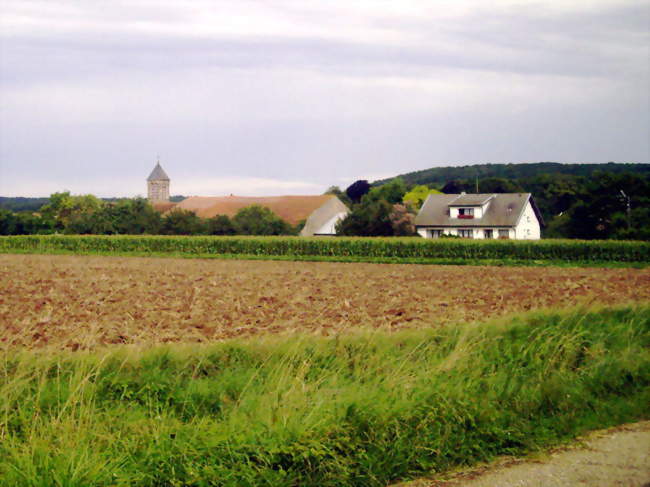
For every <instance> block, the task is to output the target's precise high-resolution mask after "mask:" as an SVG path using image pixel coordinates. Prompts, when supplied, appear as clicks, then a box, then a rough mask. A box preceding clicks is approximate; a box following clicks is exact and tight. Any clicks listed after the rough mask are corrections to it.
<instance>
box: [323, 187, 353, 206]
mask: <svg viewBox="0 0 650 487" xmlns="http://www.w3.org/2000/svg"><path fill="white" fill-rule="evenodd" d="M323 194H333V195H334V196H336V197H337V198H338V199H340V200H341V201H342V202H343V204H345V205H347V206H351V205H352V200H351V199H350V197H349V196H348V195H347V193H345V192H344V191H341V188H339V187H338V186H330V187H329V188H327V191H325V193H323Z"/></svg>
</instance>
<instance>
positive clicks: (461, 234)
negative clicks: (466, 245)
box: [458, 228, 474, 238]
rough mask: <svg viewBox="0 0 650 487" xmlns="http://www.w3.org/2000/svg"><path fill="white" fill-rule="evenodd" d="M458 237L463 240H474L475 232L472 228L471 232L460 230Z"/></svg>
mask: <svg viewBox="0 0 650 487" xmlns="http://www.w3.org/2000/svg"><path fill="white" fill-rule="evenodd" d="M458 236H459V237H461V238H474V230H473V229H471V228H470V229H469V230H465V229H462V228H459V229H458Z"/></svg>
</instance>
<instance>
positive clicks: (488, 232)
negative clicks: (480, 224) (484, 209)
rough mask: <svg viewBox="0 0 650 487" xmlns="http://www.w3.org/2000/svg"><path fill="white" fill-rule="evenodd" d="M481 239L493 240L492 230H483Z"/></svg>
mask: <svg viewBox="0 0 650 487" xmlns="http://www.w3.org/2000/svg"><path fill="white" fill-rule="evenodd" d="M483 237H484V238H494V230H492V229H489V230H483Z"/></svg>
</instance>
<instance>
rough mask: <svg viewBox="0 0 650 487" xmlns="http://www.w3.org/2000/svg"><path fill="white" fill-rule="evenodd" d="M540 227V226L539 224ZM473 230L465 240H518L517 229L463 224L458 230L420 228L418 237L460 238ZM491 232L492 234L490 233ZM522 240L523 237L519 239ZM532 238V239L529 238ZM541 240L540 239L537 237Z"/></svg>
mask: <svg viewBox="0 0 650 487" xmlns="http://www.w3.org/2000/svg"><path fill="white" fill-rule="evenodd" d="M538 227H539V224H538ZM470 230H471V232H472V233H471V237H469V236H467V234H466V233H465V235H463V236H464V237H465V238H474V239H485V238H487V239H499V238H502V239H508V238H517V237H515V233H516V229H515V228H504V227H491V228H476V227H463V226H462V223H461V224H459V225H458V227H457V228H453V227H444V228H443V227H439V228H436V227H431V228H423V227H419V228H418V229H417V232H418V235H420V236H421V237H424V238H437V237H439V236H440V235H441V234H442V235H454V236H459V235H460V234H461V233H463V232H468V231H470ZM490 232H491V233H490ZM519 238H522V237H519ZM528 238H531V237H528ZM537 238H539V237H537Z"/></svg>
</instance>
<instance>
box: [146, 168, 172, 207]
mask: <svg viewBox="0 0 650 487" xmlns="http://www.w3.org/2000/svg"><path fill="white" fill-rule="evenodd" d="M147 198H149V202H150V203H158V202H160V201H169V176H167V173H166V172H165V170H164V169H163V168H162V167H161V166H160V161H158V162H157V164H156V167H154V168H153V171H151V174H149V177H148V178H147Z"/></svg>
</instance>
